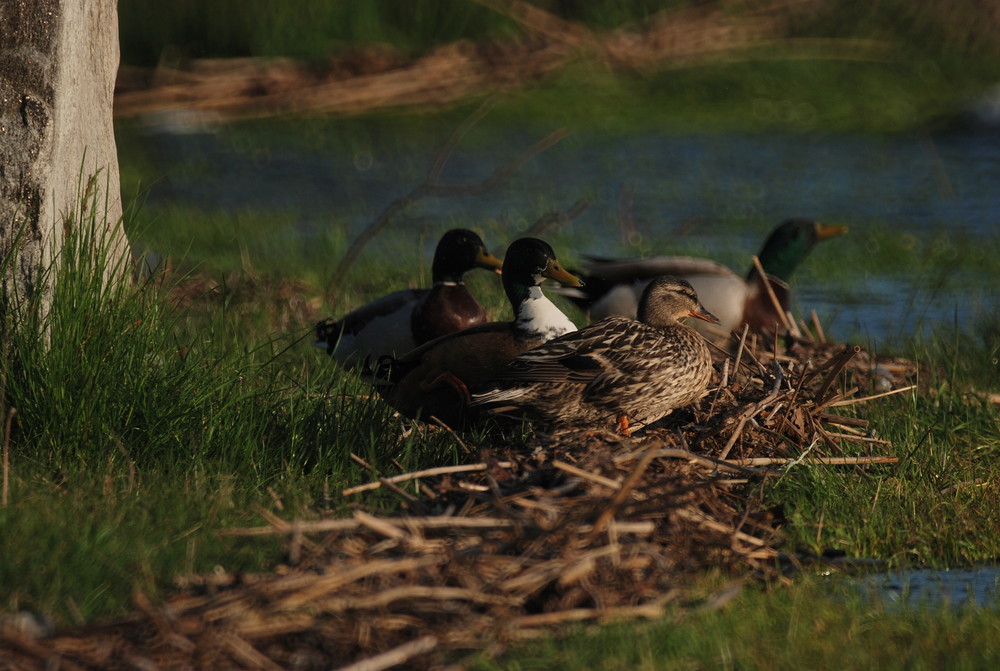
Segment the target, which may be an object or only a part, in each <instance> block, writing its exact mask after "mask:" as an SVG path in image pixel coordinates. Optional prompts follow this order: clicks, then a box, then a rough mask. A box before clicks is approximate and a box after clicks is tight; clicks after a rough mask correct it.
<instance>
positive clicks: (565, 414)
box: [471, 276, 717, 435]
mask: <svg viewBox="0 0 1000 671" xmlns="http://www.w3.org/2000/svg"><path fill="white" fill-rule="evenodd" d="M685 317H697V318H699V319H703V320H705V321H709V322H714V321H717V320H716V318H715V316H714V315H712V314H711V313H710V312H708V311H707V310H706V309H705V308H704V307H703V306H702V305H701V303H700V302H699V301H698V295H697V294H696V293H695V291H694V289H693V288H692V287H691V284H690V283H688V282H687V281H685V280H682V279H680V278H677V277H669V276H666V277H657V278H656V279H654V280H652V281H651V282H650V283H649V285H648V286H647V287H646V289H645V291H644V292H643V294H642V297H641V299H640V301H639V321H635V320H632V319H629V318H627V317H620V316H615V317H608V318H607V319H604V320H602V321H599V322H597V323H596V324H591V325H590V326H588V327H586V328H582V329H580V330H579V331H576V332H575V333H570V334H568V335H565V336H562V337H560V338H556V339H554V340H551V341H549V342H547V343H545V344H544V345H541V346H540V347H536V348H534V349H532V350H529V351H527V352H525V353H524V354H521V355H519V356H518V357H516V358H515V359H514V360H513V361H511V362H510V364H508V365H507V366H506V367H505V368H504V369H503V370H502V371H500V372H499V373H497V374H496V375H493V376H492V377H491V378H490V379H489V380H488V381H486V382H484V383H483V384H482V385H480V386H478V387H477V388H476V389H475V390H474V392H473V394H472V401H471V405H472V406H473V407H485V408H491V409H492V410H493V411H494V412H503V411H505V410H512V409H515V410H521V411H523V412H525V413H526V414H527V415H528V416H531V417H535V418H537V419H540V420H542V421H543V422H545V423H547V424H549V425H551V426H565V425H578V424H586V425H591V426H604V425H614V424H615V423H616V422H617V425H618V428H619V430H620V431H621V432H622V433H624V434H625V435H629V434H630V432H631V430H632V429H633V428H635V427H638V426H645V425H647V424H650V423H651V422H655V421H656V420H658V419H660V418H661V417H664V416H666V415H667V414H668V413H670V412H671V411H672V410H673V409H674V408H678V407H681V406H683V405H687V404H688V403H691V402H692V401H695V400H697V399H698V398H700V397H701V396H702V395H703V394H704V393H705V387H706V386H707V385H708V381H709V377H710V376H711V374H712V358H711V356H710V354H709V351H708V346H707V344H706V343H705V339H704V338H703V337H702V336H701V335H699V334H698V333H696V332H695V331H693V330H692V329H690V328H688V327H687V326H685V325H684V324H682V323H681V321H680V320H682V319H684V318H685Z"/></svg>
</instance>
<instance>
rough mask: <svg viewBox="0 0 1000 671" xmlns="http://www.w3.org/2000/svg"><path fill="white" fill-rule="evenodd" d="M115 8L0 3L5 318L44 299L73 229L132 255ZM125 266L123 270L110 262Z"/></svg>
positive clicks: (0, 255) (37, 0) (75, 1)
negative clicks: (117, 110) (89, 231)
mask: <svg viewBox="0 0 1000 671" xmlns="http://www.w3.org/2000/svg"><path fill="white" fill-rule="evenodd" d="M118 59H119V54H118V8H117V1H116V0H86V1H81V0H0V283H2V286H0V312H2V311H5V310H6V309H8V308H9V307H10V306H11V305H12V302H13V303H20V302H21V301H22V300H23V299H25V298H31V297H36V296H38V294H39V293H41V298H42V299H43V302H42V309H43V310H46V311H47V305H46V301H45V297H46V296H47V295H48V293H49V292H48V289H47V287H46V286H44V285H43V282H42V281H41V278H42V273H43V272H44V271H46V270H47V269H51V270H52V271H53V274H52V275H50V276H49V278H50V279H51V277H54V276H55V274H54V271H56V270H57V269H56V268H52V264H53V259H54V258H57V257H55V256H54V254H58V251H59V249H60V247H61V243H62V240H63V237H64V235H65V233H66V230H67V227H69V226H72V225H74V224H75V223H77V222H80V220H81V217H80V214H81V203H83V202H88V203H90V204H91V208H92V214H93V216H96V220H95V228H96V231H95V233H96V235H97V236H98V239H99V240H102V241H103V242H104V243H105V244H106V245H107V247H108V249H109V250H110V251H111V253H112V254H115V255H118V254H122V253H124V252H125V251H126V250H127V241H126V240H125V236H124V234H123V232H122V227H121V189H120V185H119V177H118V156H117V152H116V147H115V138H114V130H113V126H112V114H111V113H112V104H113V94H114V85H115V76H116V73H117V71H118ZM111 265H112V266H117V264H111Z"/></svg>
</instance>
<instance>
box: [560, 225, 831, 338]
mask: <svg viewBox="0 0 1000 671" xmlns="http://www.w3.org/2000/svg"><path fill="white" fill-rule="evenodd" d="M846 232H847V227H846V226H827V225H824V224H820V223H818V222H815V221H809V220H806V219H790V220H788V221H785V222H783V223H781V224H780V225H778V227H777V228H775V229H774V230H773V231H771V234H770V235H769V236H768V238H767V240H766V241H765V242H764V246H763V248H761V250H760V254H758V257H759V258H760V264H761V267H762V268H764V272H765V273H767V276H768V280H769V281H770V283H771V287H772V288H773V290H774V293H775V295H776V297H777V298H778V302H779V303H780V304H781V307H782V310H783V311H786V312H787V311H788V309H789V308H790V307H791V305H790V304H791V295H790V294H791V292H790V289H789V287H788V281H789V280H790V279H791V276H792V273H794V272H795V269H796V268H797V267H798V265H799V264H800V263H801V262H802V261H803V260H804V259H805V258H806V256H808V255H809V252H810V251H812V248H813V247H814V246H815V245H816V243H818V242H820V241H822V240H828V239H830V238H833V237H836V236H838V235H841V234H843V233H846ZM585 270H586V274H585V275H584V281H585V282H586V287H585V288H584V289H582V290H577V289H573V290H563V291H561V292H560V293H563V294H565V295H566V296H567V297H569V298H570V299H571V300H573V301H574V302H576V303H577V304H578V305H580V307H582V308H584V309H586V310H589V312H590V317H591V319H593V320H594V321H596V320H599V319H603V318H604V317H607V316H609V315H623V316H626V317H633V318H634V317H635V315H636V309H637V307H638V303H639V296H640V295H641V294H642V290H643V289H644V288H645V286H646V284H648V282H649V280H650V278H653V277H656V276H659V275H674V276H677V277H681V278H683V279H686V280H687V281H688V282H690V283H691V286H693V287H694V288H695V291H697V292H698V296H700V297H701V301H702V303H704V305H705V306H706V307H707V308H708V309H709V310H711V311H712V313H713V314H715V315H716V316H717V317H718V318H719V326H718V327H710V329H711V331H712V333H713V334H719V332H720V331H721V334H722V335H727V336H728V335H729V333H730V332H731V331H734V330H739V328H740V327H741V326H742V325H743V324H744V323H746V324H749V325H750V328H751V329H754V330H756V331H761V332H770V331H771V330H772V329H773V328H774V324H775V323H778V324H780V323H781V319H780V318H779V317H778V316H777V313H776V312H775V310H774V304H773V303H772V301H771V299H770V297H769V296H768V295H767V291H766V290H765V288H764V279H763V278H762V277H761V276H760V273H758V272H757V268H756V267H755V266H751V268H750V271H749V272H748V273H747V275H746V279H744V278H742V277H740V276H739V275H737V274H736V273H734V272H733V271H732V270H730V269H729V268H727V267H726V266H724V265H722V264H720V263H716V262H715V261H710V260H708V259H699V258H692V257H688V256H655V257H652V258H648V259H634V260H622V261H613V260H600V259H595V260H593V261H592V262H591V263H590V264H588V265H587V266H586V267H585ZM699 326H700V325H699ZM706 330H708V329H706Z"/></svg>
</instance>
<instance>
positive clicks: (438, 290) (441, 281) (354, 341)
mask: <svg viewBox="0 0 1000 671" xmlns="http://www.w3.org/2000/svg"><path fill="white" fill-rule="evenodd" d="M502 265H503V264H502V262H501V261H500V259H498V258H497V257H495V256H493V255H492V254H490V253H489V252H488V251H487V250H486V245H484V244H483V241H482V239H481V238H480V237H479V236H478V235H476V234H475V233H474V232H473V231H470V230H467V229H464V228H456V229H452V230H450V231H448V232H447V233H445V234H444V235H443V236H441V240H440V241H439V242H438V244H437V248H436V249H435V251H434V263H433V265H432V267H431V278H432V280H433V282H434V284H433V286H432V287H431V288H429V289H404V290H402V291H396V292H394V293H391V294H388V295H386V296H383V297H381V298H377V299H375V300H374V301H372V302H370V303H367V304H365V305H362V306H361V307H359V308H357V309H355V310H352V311H351V312H349V313H347V314H346V315H344V316H343V317H341V318H340V319H327V320H324V321H322V322H320V323H319V324H317V325H316V338H317V342H316V343H315V344H316V346H317V347H322V348H325V349H326V351H327V352H328V353H330V354H331V355H333V357H334V358H335V359H336V360H337V362H338V363H339V364H340V365H342V366H344V367H345V368H348V369H350V368H354V367H355V366H358V365H362V366H364V364H365V362H366V361H370V362H372V363H374V362H376V361H378V359H379V358H380V357H383V356H393V355H395V356H398V355H402V354H405V353H406V352H409V351H410V350H412V349H413V348H414V347H417V346H418V345H422V344H423V343H425V342H428V341H430V340H433V339H434V338H438V337H440V336H443V335H447V334H449V333H454V332H455V331H460V330H462V329H465V328H468V327H470V326H475V325H476V324H481V323H483V322H485V321H486V311H485V310H484V309H483V306H482V305H480V304H479V302H478V301H477V300H476V299H475V297H474V296H473V295H472V294H471V293H470V292H469V290H468V288H466V286H465V283H464V282H463V280H462V278H463V276H464V275H465V273H467V272H468V271H470V270H472V269H473V268H486V269H487V270H497V271H499V270H500V268H501V267H502Z"/></svg>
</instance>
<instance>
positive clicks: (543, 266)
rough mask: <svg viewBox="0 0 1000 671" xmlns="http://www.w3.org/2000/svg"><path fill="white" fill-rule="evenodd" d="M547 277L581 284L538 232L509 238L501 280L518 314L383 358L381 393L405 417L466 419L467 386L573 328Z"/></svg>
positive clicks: (454, 421)
mask: <svg viewBox="0 0 1000 671" xmlns="http://www.w3.org/2000/svg"><path fill="white" fill-rule="evenodd" d="M546 277H548V278H551V279H554V280H556V281H558V282H562V283H563V284H567V285H569V286H577V287H578V286H580V285H581V283H580V280H578V279H577V278H576V277H574V276H573V275H571V274H570V273H568V272H567V271H565V270H563V268H562V267H561V266H560V265H559V262H558V261H557V260H556V256H555V252H554V251H552V247H550V246H549V245H548V243H546V242H543V241H542V240H538V239H537V238H521V239H519V240H515V241H514V242H512V243H511V245H510V247H509V248H508V249H507V254H506V255H505V256H504V265H503V287H504V291H505V292H506V294H507V299H508V300H509V301H510V306H511V308H512V310H513V313H514V320H513V321H509V322H490V323H487V324H479V325H478V326H473V327H472V328H468V329H465V330H464V331H458V332H457V333H452V334H450V335H446V336H443V337H441V338H437V339H436V340H432V341H430V342H428V343H426V344H424V345H422V346H420V347H418V348H417V349H415V350H413V351H412V352H409V353H408V354H405V355H403V356H401V357H399V358H398V359H395V360H391V361H384V362H381V364H380V366H379V368H380V369H381V370H380V372H381V373H382V375H381V379H378V380H376V382H375V385H376V387H377V388H378V389H379V392H380V393H381V394H382V396H383V397H384V398H385V399H386V400H387V401H388V403H389V405H391V406H392V407H394V408H396V410H398V411H399V412H400V413H402V414H403V415H405V416H407V417H416V416H417V415H418V414H420V415H421V416H423V417H430V416H432V415H433V416H435V417H437V418H438V419H440V420H442V421H443V422H445V423H447V424H449V425H453V426H454V425H457V424H459V423H461V421H462V418H463V416H464V414H465V405H466V402H467V400H468V399H467V397H468V385H471V384H474V383H476V382H478V381H480V380H482V379H484V378H485V377H486V376H488V375H489V374H491V373H493V372H495V371H497V370H499V369H500V368H502V367H503V366H504V365H506V364H507V362H509V361H510V360H511V359H513V358H514V357H515V356H517V355H518V354H520V353H521V352H524V351H526V350H528V349H531V348H532V347H535V346H537V345H540V344H542V343H543V342H545V341H547V340H550V339H552V338H555V337H557V336H560V335H563V334H565V333H569V332H571V331H575V330H576V325H575V324H573V322H571V321H570V320H569V318H568V317H566V315H564V314H563V313H562V312H561V311H560V310H559V308H557V307H556V306H555V305H554V304H553V303H552V302H551V301H550V300H549V299H548V298H546V297H545V295H544V294H543V293H542V289H541V287H540V286H539V285H540V284H541V282H542V281H543V280H544V278H546ZM386 370H387V371H388V372H385V371H386Z"/></svg>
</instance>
